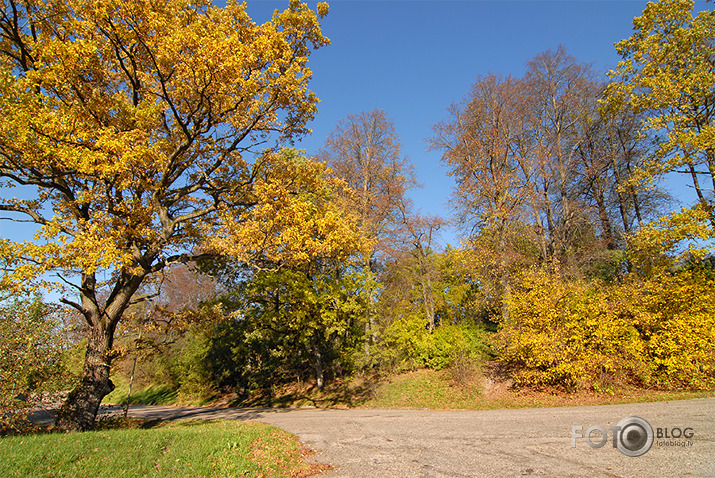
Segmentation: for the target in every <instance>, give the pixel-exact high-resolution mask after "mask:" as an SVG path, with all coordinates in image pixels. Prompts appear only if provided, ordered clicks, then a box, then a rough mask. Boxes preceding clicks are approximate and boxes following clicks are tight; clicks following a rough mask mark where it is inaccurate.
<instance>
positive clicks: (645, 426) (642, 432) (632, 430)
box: [616, 417, 653, 456]
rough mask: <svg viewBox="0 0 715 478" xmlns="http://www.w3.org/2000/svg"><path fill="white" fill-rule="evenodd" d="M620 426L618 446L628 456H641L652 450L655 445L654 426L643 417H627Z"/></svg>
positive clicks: (619, 423)
mask: <svg viewBox="0 0 715 478" xmlns="http://www.w3.org/2000/svg"><path fill="white" fill-rule="evenodd" d="M618 426H619V427H621V430H620V431H619V433H618V440H616V447H617V448H618V450H619V451H620V452H621V453H623V454H624V455H627V456H641V455H645V453H646V452H647V451H648V450H650V447H651V446H652V445H653V428H652V427H651V426H650V423H648V422H647V421H646V420H644V419H642V418H641V417H626V418H624V419H623V420H621V421H620V422H618Z"/></svg>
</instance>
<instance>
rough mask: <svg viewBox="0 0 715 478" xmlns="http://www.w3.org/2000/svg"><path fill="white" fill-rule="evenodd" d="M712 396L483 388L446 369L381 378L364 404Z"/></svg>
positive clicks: (516, 404)
mask: <svg viewBox="0 0 715 478" xmlns="http://www.w3.org/2000/svg"><path fill="white" fill-rule="evenodd" d="M713 396H715V391H661V390H643V389H638V388H622V389H620V390H619V391H617V392H614V393H612V394H605V393H602V394H599V393H594V392H578V393H573V394H568V393H564V392H540V391H533V390H518V391H515V390H510V389H507V387H501V388H500V387H495V389H493V390H486V391H485V390H484V385H483V382H482V381H480V380H479V379H478V378H475V379H474V380H472V381H470V382H466V383H462V384H459V385H456V384H455V383H454V380H453V377H452V375H451V374H450V372H449V371H440V372H437V371H433V370H418V371H416V372H410V373H405V374H401V375H396V376H393V377H391V378H389V379H388V380H386V381H385V382H383V383H382V384H381V385H380V386H379V387H378V389H377V392H376V395H375V397H374V398H373V399H372V400H369V401H366V402H365V403H363V404H362V406H364V407H374V408H381V407H387V408H390V407H398V408H433V409H471V410H491V409H500V408H535V407H565V406H581V405H615V404H619V403H638V402H654V401H668V400H684V399H690V398H704V397H713Z"/></svg>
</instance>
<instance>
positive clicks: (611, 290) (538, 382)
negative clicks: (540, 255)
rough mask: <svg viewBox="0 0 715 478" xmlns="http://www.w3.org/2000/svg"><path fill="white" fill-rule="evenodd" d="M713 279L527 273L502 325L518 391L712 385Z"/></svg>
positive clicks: (698, 274) (696, 274) (685, 274)
mask: <svg viewBox="0 0 715 478" xmlns="http://www.w3.org/2000/svg"><path fill="white" fill-rule="evenodd" d="M714 294H715V280H714V278H713V275H712V273H707V272H703V271H681V272H678V273H675V274H670V275H665V276H662V277H655V278H652V279H649V280H645V281H633V282H631V283H626V284H615V285H607V284H603V283H599V282H590V283H589V282H585V281H576V280H565V279H563V278H561V277H560V276H559V275H558V274H555V273H549V272H547V271H544V270H534V271H529V272H528V273H526V274H524V275H523V276H522V277H521V278H520V280H519V281H518V283H517V284H516V285H515V287H514V291H513V293H512V294H511V296H510V297H509V299H508V300H509V301H510V306H511V320H510V321H508V322H502V323H501V324H500V329H499V334H498V339H497V348H498V350H499V353H500V354H501V360H503V361H504V362H506V363H507V364H509V365H511V366H513V367H516V372H515V374H516V379H517V381H518V382H519V383H521V384H524V385H532V386H558V387H564V388H566V389H569V390H577V389H593V390H595V391H611V390H613V388H615V387H618V386H619V385H621V384H639V385H640V384H646V385H656V386H664V387H677V388H679V387H689V388H710V387H713V386H715V340H714V339H715V300H713V299H715V295H714Z"/></svg>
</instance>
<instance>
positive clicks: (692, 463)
mask: <svg viewBox="0 0 715 478" xmlns="http://www.w3.org/2000/svg"><path fill="white" fill-rule="evenodd" d="M130 415H132V416H134V417H142V418H149V419H151V418H160V419H164V420H166V419H196V418H202V419H215V418H222V419H237V420H257V421H261V422H264V423H270V424H272V425H276V426H278V427H280V428H283V429H285V430H287V431H289V432H292V433H294V434H296V435H297V436H298V437H299V438H300V440H301V441H302V442H303V443H305V444H306V445H308V446H309V447H311V448H313V449H314V450H315V451H317V452H318V454H317V455H315V456H314V458H313V459H314V460H315V461H319V462H323V463H329V464H331V465H333V466H335V469H334V470H333V471H330V472H328V473H327V474H326V475H324V476H326V477H352V478H363V477H368V478H402V477H425V478H426V477H481V476H485V477H510V476H530V475H535V476H558V477H572V476H573V477H576V476H578V477H583V476H589V477H591V476H594V477H676V476H688V477H713V478H715V398H707V399H697V400H682V401H672V402H655V403H636V404H627V405H606V406H597V407H596V406H591V407H564V408H540V409H520V410H489V411H451V410H446V411H441V410H440V411H436V410H403V409H388V410H385V409H379V410H378V409H374V410H373V409H353V410H335V409H327V410H325V409H238V408H184V407H155V406H134V407H132V408H131V409H130ZM631 416H638V417H642V418H643V419H645V420H646V421H648V423H649V424H650V426H651V427H652V429H653V433H654V440H653V444H652V447H651V448H650V449H649V451H647V452H646V453H645V454H643V455H642V456H638V457H630V456H626V455H625V454H623V453H621V452H620V451H619V450H618V449H617V448H614V446H613V441H612V439H613V436H612V434H613V432H611V431H608V432H607V434H608V440H607V441H606V442H605V445H604V446H603V447H601V448H592V447H591V446H589V445H588V444H587V443H586V441H584V439H583V438H576V441H575V444H576V446H575V447H572V440H573V438H572V428H573V427H574V426H577V427H578V426H581V427H582V428H581V429H580V431H579V433H580V434H582V435H585V434H586V432H587V430H588V429H589V428H590V427H591V426H599V427H602V428H603V429H605V430H609V428H608V427H609V426H616V425H617V424H618V423H619V422H621V420H623V419H625V418H628V417H631ZM659 433H660V435H661V436H662V438H658V434H659ZM666 434H667V436H668V437H672V436H673V435H675V436H679V435H691V434H692V436H691V437H690V438H685V437H684V436H681V437H680V438H675V439H673V438H670V439H666V438H665V436H666ZM590 438H591V442H592V443H594V444H598V443H599V442H600V441H601V435H600V434H599V432H598V431H594V432H593V433H592V434H591V435H590ZM637 448H638V449H641V448H640V447H639V446H637Z"/></svg>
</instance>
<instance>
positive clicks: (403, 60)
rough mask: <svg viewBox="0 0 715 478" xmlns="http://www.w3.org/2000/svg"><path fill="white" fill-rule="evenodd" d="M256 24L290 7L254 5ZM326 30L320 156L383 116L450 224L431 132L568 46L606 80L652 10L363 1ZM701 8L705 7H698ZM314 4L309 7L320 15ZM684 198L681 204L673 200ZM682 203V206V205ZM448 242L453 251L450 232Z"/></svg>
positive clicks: (445, 182)
mask: <svg viewBox="0 0 715 478" xmlns="http://www.w3.org/2000/svg"><path fill="white" fill-rule="evenodd" d="M247 3H248V12H249V14H250V15H251V17H252V18H253V19H254V21H256V22H260V23H262V22H264V21H267V20H269V19H270V15H271V13H272V12H273V10H275V9H281V10H282V9H284V8H285V7H286V6H287V4H288V1H287V0H283V1H273V0H248V2H247ZM328 3H329V4H330V13H329V14H328V16H327V17H325V18H324V19H323V20H322V25H323V33H324V34H325V35H326V36H327V37H329V38H330V39H331V42H332V44H331V45H329V46H326V47H324V48H322V49H320V50H318V51H317V52H314V54H313V56H312V57H311V60H310V62H309V64H310V65H311V67H312V70H313V82H312V89H313V91H314V92H315V93H316V94H317V95H318V97H319V98H320V100H321V103H320V105H319V111H318V115H317V117H316V120H315V121H314V122H313V123H312V125H311V127H312V129H313V134H312V136H310V137H308V138H305V139H304V140H303V141H302V142H301V143H300V144H299V145H298V147H299V148H301V149H305V150H306V151H307V153H308V154H309V155H312V154H314V153H315V152H316V151H317V150H318V148H320V147H321V146H322V144H323V142H324V140H325V138H326V137H327V135H328V134H329V133H330V132H331V131H332V130H333V128H334V127H335V125H336V124H337V123H338V121H340V120H341V119H342V118H344V117H346V116H347V115H348V114H356V113H360V112H361V111H369V110H371V109H384V110H385V111H386V112H387V114H388V115H389V116H390V117H391V118H392V119H393V120H394V124H395V128H396V130H397V132H398V134H399V135H400V139H401V143H402V150H403V154H404V155H406V156H407V157H409V158H410V159H411V160H412V162H413V163H414V165H415V167H416V170H417V173H418V178H419V181H420V182H421V183H422V184H423V188H421V189H419V190H416V191H414V192H413V193H412V194H411V196H412V198H413V200H414V203H415V206H416V207H417V208H418V209H419V210H420V211H421V212H422V213H423V214H439V215H443V216H448V215H449V212H450V210H449V206H448V204H447V201H448V200H449V196H450V194H451V191H452V187H453V181H452V178H450V177H448V176H447V175H446V170H445V168H444V167H443V166H441V164H440V154H439V152H428V151H427V143H426V141H425V139H426V138H428V137H429V136H430V135H431V134H432V125H434V124H436V123H438V122H439V121H441V120H443V119H444V118H445V117H446V110H447V108H448V107H449V105H450V104H451V103H454V102H458V101H461V100H462V99H463V98H464V97H465V95H466V94H467V93H468V91H469V89H470V86H471V85H472V84H473V83H474V81H475V80H476V78H477V76H478V75H486V74H489V73H500V74H503V75H508V74H511V75H513V76H521V75H522V74H523V73H524V72H525V63H526V62H527V61H528V60H529V59H531V58H532V57H534V56H535V55H537V54H538V53H541V52H543V51H546V50H548V49H552V50H554V49H556V48H557V47H558V46H559V44H563V45H564V46H565V47H566V48H567V50H568V52H569V54H571V55H572V56H574V57H576V58H577V60H578V61H579V62H583V63H590V64H592V65H593V67H594V68H595V70H596V71H598V72H601V73H603V74H604V75H605V72H606V71H608V70H609V69H610V68H612V67H613V66H615V64H616V63H617V61H618V60H619V57H618V55H617V54H616V51H615V48H614V46H613V44H614V43H615V42H617V41H619V40H622V39H624V38H627V37H629V36H630V35H631V33H632V30H633V18H634V17H636V16H639V15H640V14H641V12H642V11H643V9H644V8H645V6H646V3H647V2H646V1H630V0H620V1H604V0H601V1H577V0H570V1H567V0H562V1H511V0H509V1H470V0H462V1H437V0H433V1H409V0H403V1H377V0H372V1H364V0H363V1H359V0H350V1H346V0H333V1H331V2H328ZM699 3H700V4H699V5H698V6H699V7H700V8H704V7H705V4H704V2H699ZM316 4H317V1H314V0H311V1H309V5H310V6H311V8H315V5H316ZM676 195H677V194H676ZM683 199H685V198H683ZM443 236H444V237H443V240H445V241H448V242H451V243H453V244H455V245H456V238H455V235H454V232H453V231H446V233H445V234H443Z"/></svg>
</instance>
